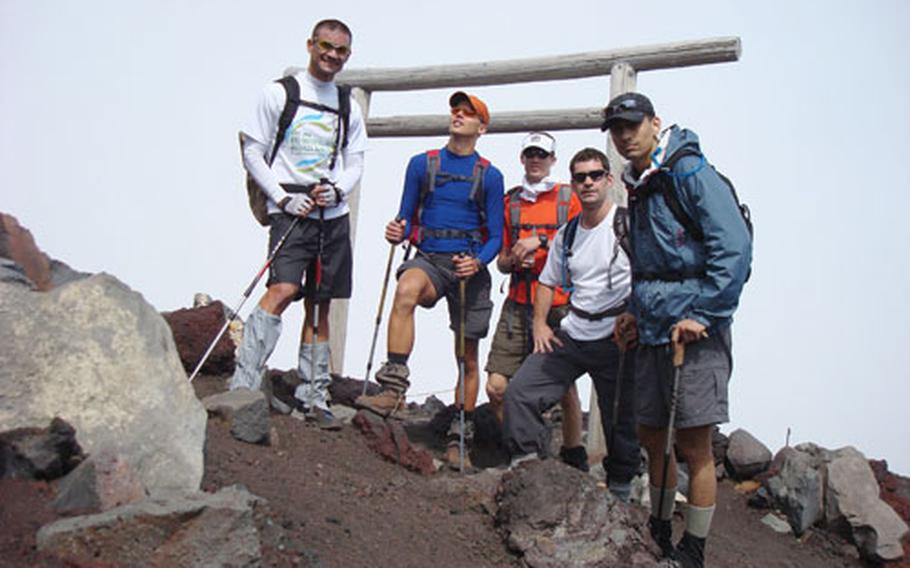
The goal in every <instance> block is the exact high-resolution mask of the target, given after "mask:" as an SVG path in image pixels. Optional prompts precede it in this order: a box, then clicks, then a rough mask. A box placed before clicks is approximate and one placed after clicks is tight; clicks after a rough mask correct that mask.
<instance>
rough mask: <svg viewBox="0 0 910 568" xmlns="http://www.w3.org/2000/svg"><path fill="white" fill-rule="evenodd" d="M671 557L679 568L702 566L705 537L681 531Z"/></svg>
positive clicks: (702, 567) (703, 564)
mask: <svg viewBox="0 0 910 568" xmlns="http://www.w3.org/2000/svg"><path fill="white" fill-rule="evenodd" d="M671 558H673V560H674V561H675V562H676V564H677V566H679V567H680V568H704V566H705V539H703V538H698V537H697V536H692V535H691V534H689V533H688V532H685V533H683V537H682V539H680V541H679V544H677V545H676V550H675V551H674V552H673V555H672V556H671Z"/></svg>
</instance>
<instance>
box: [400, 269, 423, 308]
mask: <svg viewBox="0 0 910 568" xmlns="http://www.w3.org/2000/svg"><path fill="white" fill-rule="evenodd" d="M428 286H429V288H430V289H432V285H431V284H430V282H429V278H428V277H427V275H426V274H424V273H423V272H422V271H420V270H413V269H412V270H408V271H406V272H405V273H404V274H402V275H401V278H399V279H398V286H397V287H396V288H395V300H394V304H393V308H394V309H396V310H406V311H414V308H416V307H417V304H422V303H426V301H427V294H428Z"/></svg>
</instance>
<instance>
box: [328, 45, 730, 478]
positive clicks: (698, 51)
mask: <svg viewBox="0 0 910 568" xmlns="http://www.w3.org/2000/svg"><path fill="white" fill-rule="evenodd" d="M741 51H742V46H741V42H740V39H739V38H738V37H722V38H713V39H704V40H695V41H685V42H677V43H664V44H655V45H648V46H640V47H632V48H625V49H616V50H610V51H595V52H587V53H577V54H574V55H557V56H551V57H539V58H526V59H513V60H509V61H494V62H488V63H467V64H457V65H438V66H425V67H403V68H397V69H350V70H348V71H344V72H342V73H341V74H339V75H338V78H337V80H338V82H339V83H343V84H347V85H350V86H352V87H353V90H352V92H353V94H354V97H355V99H356V100H357V102H358V103H359V104H360V106H361V108H362V109H363V114H364V117H365V118H366V119H367V131H368V132H369V135H370V138H393V137H405V136H445V135H447V134H448V124H449V116H448V114H439V115H408V116H387V117H375V118H369V108H370V97H371V95H372V94H373V93H374V92H376V91H413V90H421V89H437V88H463V87H477V86H489V85H506V84H512V83H529V82H537V81H555V80H562V79H580V78H584V77H596V76H603V75H609V76H610V94H609V97H608V99H607V100H609V99H612V98H613V97H615V96H616V95H619V94H621V93H625V92H629V91H634V90H635V81H636V75H637V73H638V72H639V71H654V70H657V69H671V68H674V67H689V66H693V65H705V64H710V63H726V62H731V61H737V60H738V59H739V57H740V53H741ZM602 108H603V106H599V107H590V108H580V109H557V110H540V111H524V112H498V113H495V114H494V118H495V120H493V121H492V122H491V124H490V129H489V131H488V133H491V134H492V133H511V132H528V131H531V130H545V131H558V130H585V129H599V128H600V125H601V124H602V122H603V116H602V114H601V112H602ZM606 147H607V156H608V157H609V159H610V168H611V170H613V171H614V172H618V171H621V168H622V167H623V165H624V164H623V162H624V160H623V159H622V158H621V157H620V156H619V154H618V153H617V152H616V149H615V148H614V147H613V142H612V141H611V140H610V137H609V136H607V137H606ZM610 191H611V199H612V200H613V201H614V203H625V201H626V199H625V191H624V189H623V188H622V184H621V182H620V181H619V176H615V179H614V184H613V187H612V188H610ZM359 201H360V191H359V187H358V188H355V191H354V192H353V194H352V196H351V201H350V207H351V232H352V234H351V239H352V241H354V240H355V238H356V228H357V219H358V209H359V207H358V204H359ZM337 304H338V305H337V306H333V308H332V311H331V315H330V318H331V322H330V326H331V329H332V338H331V342H332V367H333V369H335V370H336V372H339V373H340V372H341V371H342V365H343V361H344V347H345V339H346V336H347V321H348V302H347V301H340V302H337ZM365 378H368V377H365ZM588 424H589V426H588V441H587V449H588V455H589V457H590V459H591V460H595V459H600V458H601V457H603V456H604V455H605V453H606V444H605V440H604V434H603V430H602V429H601V428H600V427H599V425H600V412H599V409H598V406H597V401H596V394H595V392H594V389H591V404H590V413H589V421H588Z"/></svg>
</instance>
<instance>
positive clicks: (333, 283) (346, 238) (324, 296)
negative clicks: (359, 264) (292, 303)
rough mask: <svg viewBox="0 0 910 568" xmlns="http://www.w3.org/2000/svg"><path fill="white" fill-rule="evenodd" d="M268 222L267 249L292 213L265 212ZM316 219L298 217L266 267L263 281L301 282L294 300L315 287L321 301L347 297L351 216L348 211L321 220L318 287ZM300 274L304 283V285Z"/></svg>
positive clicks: (290, 221)
mask: <svg viewBox="0 0 910 568" xmlns="http://www.w3.org/2000/svg"><path fill="white" fill-rule="evenodd" d="M269 219H270V220H271V225H270V228H269V251H272V250H274V248H275V245H276V244H277V243H278V241H279V240H281V237H283V236H284V234H285V233H287V231H288V228H289V227H290V226H291V223H293V222H294V219H295V218H294V217H292V216H291V215H287V214H284V213H278V214H274V215H269ZM319 229H320V222H319V220H318V219H300V222H299V223H297V226H296V227H294V230H293V231H291V234H290V235H288V238H287V240H286V241H285V242H284V244H283V245H282V246H281V248H280V249H279V250H278V254H277V255H275V260H273V261H272V265H271V266H270V267H269V281H268V283H267V285H269V286H271V285H272V284H278V283H286V284H296V285H297V286H301V288H300V292H299V293H298V295H297V297H296V298H295V299H296V300H299V299H301V298H303V297H305V296H306V297H313V296H312V293H313V288H314V287H316V288H317V289H316V295H315V298H316V299H317V301H320V302H322V301H325V300H330V299H333V298H350V297H351V287H352V286H351V272H352V267H353V256H354V255H353V253H352V252H351V220H350V215H344V216H342V217H338V218H336V219H326V220H325V221H324V223H323V224H322V233H323V236H322V238H323V245H322V275H321V280H320V282H319V285H318V287H317V286H316V284H317V282H316V262H315V260H316V256H317V255H318V251H319ZM304 274H306V281H305V283H306V286H305V287H304V286H303V284H304Z"/></svg>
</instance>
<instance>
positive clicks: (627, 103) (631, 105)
mask: <svg viewBox="0 0 910 568" xmlns="http://www.w3.org/2000/svg"><path fill="white" fill-rule="evenodd" d="M629 110H640V109H639V108H638V103H637V102H636V101H635V99H626V100H624V101H620V102H618V103H616V104H615V105H613V106H610V107H607V113H606V114H607V116H611V115H614V114H616V113H618V112H623V111H629Z"/></svg>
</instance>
